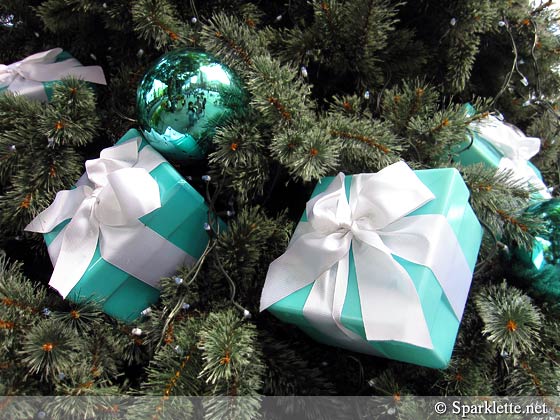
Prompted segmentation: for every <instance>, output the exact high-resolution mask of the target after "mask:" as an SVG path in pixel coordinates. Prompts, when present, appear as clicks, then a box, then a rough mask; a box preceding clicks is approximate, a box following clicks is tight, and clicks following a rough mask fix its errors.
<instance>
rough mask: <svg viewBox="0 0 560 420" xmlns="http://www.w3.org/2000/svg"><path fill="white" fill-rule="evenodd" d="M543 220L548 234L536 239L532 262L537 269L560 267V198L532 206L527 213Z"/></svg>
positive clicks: (545, 233)
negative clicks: (550, 266) (547, 266)
mask: <svg viewBox="0 0 560 420" xmlns="http://www.w3.org/2000/svg"><path fill="white" fill-rule="evenodd" d="M526 212H527V213H529V214H532V215H535V216H539V217H541V218H542V219H543V221H544V224H545V230H546V232H544V233H540V234H539V235H538V236H536V238H535V242H534V244H533V251H532V255H531V260H532V263H533V266H534V267H535V268H537V269H541V268H543V267H544V266H545V265H559V266H560V198H552V199H550V200H546V201H543V202H540V203H537V204H534V205H532V206H531V207H529V208H528V209H527V211H526Z"/></svg>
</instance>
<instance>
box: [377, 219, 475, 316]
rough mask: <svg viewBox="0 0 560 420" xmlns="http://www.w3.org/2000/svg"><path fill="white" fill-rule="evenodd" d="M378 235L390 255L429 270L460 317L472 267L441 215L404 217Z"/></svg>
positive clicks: (467, 291) (470, 278)
mask: <svg viewBox="0 0 560 420" xmlns="http://www.w3.org/2000/svg"><path fill="white" fill-rule="evenodd" d="M393 232H394V233H393ZM381 237H382V239H383V242H384V243H385V244H386V245H387V246H388V247H389V248H390V249H391V252H392V253H393V254H395V255H398V256H399V257H401V258H404V259H406V260H408V261H411V262H413V263H416V264H420V265H423V266H426V267H428V268H429V269H430V270H431V271H432V273H433V274H434V276H435V277H436V279H437V280H438V282H439V284H440V285H441V288H442V290H443V292H444V294H445V296H446V298H447V301H448V302H449V304H450V305H451V308H452V309H453V312H454V313H455V316H456V317H457V319H458V320H461V318H462V316H463V311H464V309H465V303H466V301H467V296H468V293H469V286H470V284H471V280H472V270H471V269H470V267H469V264H468V262H467V260H466V259H465V255H464V253H463V250H462V249H461V245H460V244H459V242H458V241H457V237H456V236H455V232H453V229H452V228H451V226H449V223H448V222H447V220H446V219H445V217H443V216H442V215H437V214H427V215H421V216H408V217H405V218H403V219H401V220H398V221H396V222H394V223H392V224H391V225H389V226H388V227H386V228H385V229H383V231H382V233H381ZM434 238H437V240H434Z"/></svg>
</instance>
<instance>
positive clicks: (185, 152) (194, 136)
mask: <svg viewBox="0 0 560 420" xmlns="http://www.w3.org/2000/svg"><path fill="white" fill-rule="evenodd" d="M136 99H137V106H138V119H139V122H140V126H141V127H140V128H141V130H142V133H143V134H144V136H145V138H146V140H147V141H148V142H149V143H150V144H151V145H152V146H153V147H154V148H155V149H157V150H158V151H160V152H161V153H162V154H163V155H164V156H166V157H169V158H176V159H201V158H204V157H205V156H206V155H207V153H208V149H209V147H210V145H211V140H212V137H213V136H214V134H215V132H216V127H218V126H219V125H221V124H224V123H225V122H227V121H228V120H229V119H232V118H235V117H236V116H238V115H240V114H241V113H243V112H244V111H246V109H247V103H248V95H247V92H246V90H245V89H244V87H243V84H242V82H241V80H240V79H239V77H237V75H236V74H235V73H234V72H233V71H232V70H231V69H230V68H229V67H227V66H226V65H224V64H223V63H221V62H220V61H218V60H217V59H216V58H215V57H213V56H212V55H210V54H208V53H205V52H202V51H198V50H193V49H181V50H175V51H171V52H169V53H167V54H165V55H164V56H162V57H161V58H160V59H159V60H158V61H157V62H156V63H155V64H154V65H153V66H152V68H150V69H149V70H148V71H147V72H146V74H145V75H144V78H143V79H142V81H141V82H140V85H139V86H138V91H137V94H136Z"/></svg>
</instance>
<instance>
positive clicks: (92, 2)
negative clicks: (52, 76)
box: [0, 0, 560, 418]
mask: <svg viewBox="0 0 560 420" xmlns="http://www.w3.org/2000/svg"><path fill="white" fill-rule="evenodd" d="M537 3H539V2H537ZM548 3H549V2H540V3H539V4H536V5H535V6H534V7H531V6H530V5H529V4H528V3H527V2H526V1H522V0H514V1H512V0H508V1H506V0H499V1H490V0H465V1H443V0H421V1H409V2H400V1H388V0H367V1H363V0H312V1H309V2H308V1H304V0H294V1H290V2H288V3H287V4H280V3H279V2H272V1H268V0H264V1H259V2H256V1H251V2H250V1H241V0H234V1H224V0H209V1H204V2H199V1H195V0H193V1H189V2H184V1H179V0H142V1H136V2H130V1H125V0H115V1H111V2H106V3H102V2H98V1H96V0H46V1H40V0H32V1H27V2H21V1H15V0H7V1H4V2H3V3H2V4H1V5H0V43H1V45H2V48H0V61H2V62H4V63H6V64H9V63H12V62H14V61H17V60H21V59H23V58H24V57H25V56H27V55H30V54H32V53H35V52H38V51H42V50H46V49H49V48H54V47H62V48H64V49H65V50H67V51H69V52H70V53H71V54H72V55H73V56H75V57H76V58H78V59H79V60H80V61H81V62H82V63H84V65H91V64H98V65H101V66H102V67H103V69H104V71H105V74H106V75H107V79H108V82H109V84H108V87H105V88H96V90H95V91H94V90H93V89H92V88H91V86H88V85H87V84H86V83H84V82H82V81H79V80H75V79H65V80H63V81H62V82H61V83H58V84H56V85H55V86H54V93H53V96H52V99H51V101H50V102H49V103H47V104H41V103H38V102H33V101H30V100H28V99H25V98H24V97H20V96H16V95H13V94H11V93H9V92H8V93H6V92H0V209H1V210H0V249H3V250H4V251H5V253H6V254H7V256H4V255H2V256H0V339H1V340H2V345H0V393H1V394H3V395H86V396H88V395H89V396H91V395H95V396H98V395H104V396H109V395H144V396H152V397H154V398H153V399H151V400H147V401H146V403H145V404H139V405H137V406H135V407H133V408H132V409H131V413H132V414H135V415H138V416H141V415H146V414H150V415H153V416H155V418H158V417H157V413H159V412H160V411H161V410H162V409H163V408H164V407H166V408H167V409H168V410H170V411H169V413H176V414H177V415H186V414H189V413H191V412H192V413H195V412H196V410H199V409H200V407H196V406H194V405H193V406H192V407H190V408H189V409H188V410H187V409H186V408H185V406H184V405H182V406H181V407H182V408H181V409H182V410H183V412H182V413H179V412H175V411H173V410H177V409H178V408H177V407H174V406H173V405H172V404H173V402H172V400H170V398H169V397H170V396H183V395H189V396H211V397H215V398H209V399H207V400H205V403H204V404H205V406H204V407H203V411H204V414H205V416H206V417H207V418H255V417H256V415H257V414H256V413H257V412H258V410H259V407H260V404H261V395H294V394H295V395H335V394H342V395H392V396H394V397H395V401H397V400H398V398H399V397H400V395H415V394H420V395H436V394H437V395H539V396H546V395H557V394H558V389H559V387H560V365H559V350H560V349H559V344H558V343H560V327H559V325H560V324H559V323H560V311H559V308H558V303H557V297H558V295H554V296H555V299H551V297H550V296H551V295H550V294H549V293H548V291H553V293H555V292H554V290H558V270H557V267H553V268H549V269H547V270H545V271H543V272H540V273H537V274H535V273H534V272H530V271H529V270H528V269H522V267H521V266H516V265H515V264H514V263H515V262H516V258H517V256H516V254H515V252H514V251H515V250H516V249H518V250H519V249H525V250H530V248H531V247H532V244H533V241H534V238H535V236H536V235H539V234H546V233H547V232H546V230H547V225H546V223H545V222H544V221H543V219H542V217H541V216H539V215H538V214H537V215H534V214H531V213H527V212H525V209H526V208H527V207H528V206H529V204H530V203H531V194H532V193H534V191H532V190H531V189H529V188H528V187H527V186H526V185H524V183H522V182H520V181H518V180H515V179H514V178H513V177H512V174H511V173H508V172H506V173H499V174H497V173H496V172H495V171H494V170H491V169H488V168H485V167H483V166H482V165H474V166H468V167H461V166H458V165H456V164H455V163H453V161H452V157H453V156H452V155H453V154H452V150H454V148H456V147H459V145H461V144H462V143H463V142H464V141H465V140H468V139H469V138H472V131H471V130H472V128H471V127H470V126H469V125H470V124H471V123H472V122H473V121H476V120H478V119H481V118H484V117H485V116H487V115H488V113H492V114H496V115H497V114H498V113H499V112H501V113H502V114H503V116H504V117H505V120H506V121H508V122H510V123H513V124H515V125H517V126H519V127H520V128H521V129H522V130H523V131H524V132H526V133H527V135H531V136H538V137H539V138H541V140H542V147H541V152H540V153H539V155H538V156H537V157H536V158H535V159H534V163H535V164H536V165H537V166H538V167H539V169H540V170H541V172H542V174H543V176H544V179H545V182H546V183H547V185H548V186H550V187H552V188H553V195H554V196H558V191H559V187H560V160H559V158H560V155H559V153H560V146H559V145H560V138H559V134H560V120H559V111H558V106H559V96H560V95H559V94H558V92H560V73H559V72H558V65H559V63H560V58H559V57H560V56H559V55H558V51H559V48H560V36H559V35H558V32H555V29H557V28H555V27H554V22H555V19H557V15H556V14H555V12H553V11H552V10H550V8H549V4H548ZM5 22H8V23H5ZM10 22H11V23H10ZM100 34H101V35H100ZM185 46H189V47H196V48H200V49H203V50H205V51H207V52H210V53H212V54H213V55H215V56H216V57H218V58H219V59H220V60H221V61H223V62H224V63H225V64H227V65H228V66H230V67H231V68H232V69H233V70H234V71H235V72H236V73H237V74H238V75H239V76H240V78H241V79H242V80H243V82H244V84H245V86H246V88H247V90H248V92H249V96H250V100H249V104H248V105H247V107H246V110H245V112H243V113H242V114H240V115H238V116H237V117H236V118H235V119H231V120H230V121H228V122H227V123H226V124H223V125H221V126H220V127H219V128H218V129H217V132H216V134H215V136H214V138H213V143H212V144H211V145H210V153H209V155H208V158H207V159H204V160H202V161H200V162H187V163H184V162H182V163H177V165H176V167H177V168H178V170H179V172H180V173H181V174H182V175H183V176H185V177H186V178H187V179H189V182H191V183H192V185H193V186H194V187H195V188H196V189H197V190H198V191H199V192H200V193H201V194H202V195H203V196H205V198H206V201H207V203H208V204H209V207H210V209H211V214H210V215H209V222H212V223H210V224H211V225H212V229H211V230H210V231H209V235H210V241H209V244H208V246H207V248H206V250H205V252H204V254H203V257H202V258H201V259H200V260H199V261H198V262H197V263H196V264H195V265H194V266H193V267H191V268H182V269H181V270H180V271H178V272H177V273H176V275H175V276H172V277H171V278H166V279H162V281H161V288H162V291H161V299H160V302H159V303H158V304H157V305H155V306H154V307H152V308H150V309H149V310H148V311H147V312H145V314H144V315H143V316H142V317H141V318H140V319H138V320H136V321H134V322H133V323H132V324H123V323H121V322H118V321H116V320H114V319H111V318H110V317H109V316H107V315H105V314H103V313H102V312H101V310H100V308H99V306H98V304H97V303H96V302H91V301H86V302H82V303H80V304H72V303H69V302H67V301H64V300H62V299H61V298H60V296H59V295H58V294H57V293H56V291H54V290H52V289H48V288H46V287H45V286H46V284H47V282H48V278H49V276H50V273H51V267H52V266H51V264H50V261H49V258H48V256H46V253H45V252H44V250H43V251H42V252H38V251H37V250H38V249H39V248H38V244H37V242H38V239H40V238H38V235H31V234H24V233H23V228H24V227H25V226H26V224H27V223H29V222H30V221H31V220H32V219H33V217H34V216H35V215H36V214H38V212H40V211H42V210H43V209H44V208H46V207H47V206H48V205H49V204H50V203H51V202H52V200H53V198H54V196H55V194H56V192H57V191H60V190H63V189H69V188H71V187H72V185H74V184H75V182H76V181H77V179H78V178H79V177H80V175H81V173H82V172H83V162H84V160H85V159H86V158H91V157H95V156H97V155H98V153H99V151H100V150H101V149H102V148H104V147H107V146H108V145H110V144H112V143H114V142H115V141H117V140H118V139H119V138H120V137H121V136H122V135H123V134H124V132H126V130H127V129H128V128H131V127H136V125H137V121H136V115H135V100H136V99H135V92H136V87H137V85H138V82H139V80H140V78H141V77H142V75H143V73H144V72H145V70H146V68H147V67H148V66H149V65H150V63H152V62H153V61H155V59H157V58H158V57H159V56H160V55H161V54H163V53H164V52H166V51H169V50H172V49H174V48H179V47H185ZM0 71H1V70H0ZM467 102H470V103H471V104H472V105H473V106H474V108H475V109H476V110H477V113H476V114H475V115H474V116H468V115H467V113H466V111H465V108H464V104H465V103H467ZM399 160H405V161H406V162H407V163H408V164H409V165H410V166H411V167H413V168H414V169H426V168H438V167H456V168H457V169H458V170H459V171H460V172H461V175H462V176H463V178H464V179H465V182H466V183H467V186H468V188H469V190H470V203H471V205H472V207H473V209H474V211H475V213H476V215H477V217H478V218H479V220H480V221H481V223H482V224H483V226H484V230H485V237H484V243H483V247H482V249H481V253H480V256H479V261H478V264H477V267H476V271H475V273H474V279H473V285H472V289H471V293H470V296H469V301H468V304H467V308H466V310H465V315H464V318H463V320H462V323H461V329H460V332H459V336H458V339H457V343H456V346H455V350H454V354H453V359H452V362H451V365H450V366H449V368H448V369H446V370H441V371H437V370H431V369H426V368H420V367H417V366H413V365H407V364H403V363H398V362H394V361H388V360H385V359H380V358H376V357H372V356H365V355H361V354H356V353H351V352H348V351H344V350H341V349H334V348H330V347H326V346H322V345H320V344H318V343H316V342H314V341H313V340H312V339H310V338H308V337H307V336H305V335H304V334H302V333H301V332H299V331H298V330H296V329H295V327H292V326H290V325H286V324H282V323H280V322H279V321H277V320H275V319H273V318H272V317H271V316H269V315H268V314H266V313H262V314H261V313H258V306H259V299H260V291H261V290H262V285H263V283H264V279H265V276H266V270H267V267H268V266H269V264H270V262H271V261H273V260H274V259H275V258H276V257H278V256H279V255H280V254H282V253H283V252H284V250H285V249H286V246H287V244H288V242H289V239H290V236H291V233H292V231H293V228H294V226H295V224H296V223H297V221H298V220H299V218H300V217H301V214H302V212H303V209H304V206H305V202H306V201H307V199H308V198H309V196H310V193H311V191H312V189H313V187H314V185H315V183H316V182H317V181H318V180H319V179H320V178H322V177H324V176H332V175H336V173H337V172H338V171H343V172H346V173H349V174H350V173H359V172H375V171H378V170H380V169H382V168H384V167H386V166H388V165H389V164H391V163H394V162H397V161H399ZM203 174H209V175H210V180H208V181H204V182H203V183H201V182H199V181H198V180H199V179H200V176H201V175H203ZM217 217H221V218H222V220H223V221H224V225H225V224H227V229H223V228H220V229H218V228H217V226H218V225H219V223H214V222H215V221H216V220H217V219H216V218H217ZM224 225H220V226H222V227H223V226H224ZM41 249H44V248H43V247H42V246H41ZM8 256H9V259H8ZM512 261H513V262H512ZM516 267H517V268H516ZM544 277H546V279H545V280H542V278H544ZM504 279H505V280H504ZM539 279H540V280H539ZM537 283H538V284H540V286H539V287H537V286H536V285H537ZM543 284H544V285H545V286H543ZM548 285H552V286H553V287H549V286H548ZM555 288H556V289H555ZM233 396H245V397H246V398H243V399H240V400H236V401H239V402H238V403H233V402H232V401H233V400H232V399H230V398H229V397H233ZM69 404H70V403H69ZM56 407H57V408H56V410H59V411H57V413H59V414H60V415H61V416H62V415H69V414H72V413H75V412H76V411H78V410H82V409H83V407H77V406H72V405H71V404H70V405H59V406H56ZM86 409H87V410H90V411H87V412H88V413H90V414H91V413H92V412H91V409H92V408H91V407H89V408H88V407H86ZM323 409H326V410H328V407H323ZM185 410H187V411H188V412H185ZM189 410H192V411H189ZM401 411H402V414H403V416H404V417H403V418H406V415H407V412H406V410H405V409H404V408H402V409H401ZM154 413H155V414H154Z"/></svg>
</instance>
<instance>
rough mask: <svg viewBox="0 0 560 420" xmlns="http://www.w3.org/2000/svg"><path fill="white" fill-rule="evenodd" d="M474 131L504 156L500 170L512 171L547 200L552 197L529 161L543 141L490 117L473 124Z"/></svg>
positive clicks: (499, 166) (537, 151)
mask: <svg viewBox="0 0 560 420" xmlns="http://www.w3.org/2000/svg"><path fill="white" fill-rule="evenodd" d="M471 126H472V127H473V129H474V130H475V131H476V132H478V133H479V134H480V135H481V136H482V137H483V138H484V140H486V141H488V143H490V144H491V145H492V146H494V147H495V148H496V149H498V151H499V152H500V153H501V154H502V155H503V158H502V159H501V160H500V163H499V165H498V170H501V171H505V170H510V171H512V172H513V173H514V174H515V176H516V178H518V179H522V180H527V182H528V183H529V184H530V185H531V186H532V187H533V188H536V189H537V190H538V192H539V194H540V195H541V196H542V197H543V198H545V199H548V198H551V197H552V196H551V195H550V193H549V192H548V189H547V187H546V185H545V184H544V182H542V180H541V179H540V178H539V177H538V176H537V174H536V173H535V171H534V170H533V168H531V167H530V166H529V165H528V161H529V159H531V158H532V157H533V156H535V155H536V154H537V153H539V150H540V148H541V139H539V138H538V137H527V136H525V134H523V132H522V131H521V130H519V129H518V128H517V127H515V126H513V125H511V124H506V123H504V122H503V121H500V120H499V119H498V118H496V117H494V116H489V117H487V118H484V119H482V120H480V121H476V122H473V123H471Z"/></svg>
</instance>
